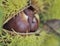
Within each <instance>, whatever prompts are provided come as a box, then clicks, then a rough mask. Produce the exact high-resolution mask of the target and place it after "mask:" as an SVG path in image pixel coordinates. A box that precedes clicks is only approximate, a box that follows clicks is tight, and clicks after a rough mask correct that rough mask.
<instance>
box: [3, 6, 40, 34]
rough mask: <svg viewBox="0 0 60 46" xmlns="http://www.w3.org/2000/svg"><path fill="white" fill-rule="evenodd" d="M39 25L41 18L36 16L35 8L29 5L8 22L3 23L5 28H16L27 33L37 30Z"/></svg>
mask: <svg viewBox="0 0 60 46" xmlns="http://www.w3.org/2000/svg"><path fill="white" fill-rule="evenodd" d="M38 27H39V20H38V18H37V17H36V16H35V9H34V8H33V7H29V8H27V9H25V10H23V11H21V12H19V13H18V14H16V15H15V17H13V18H12V19H10V20H9V21H8V22H7V23H5V24H4V25H3V28H4V29H7V30H10V31H12V29H14V30H15V31H16V32H20V33H26V32H35V31H36V30H37V29H38Z"/></svg>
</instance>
